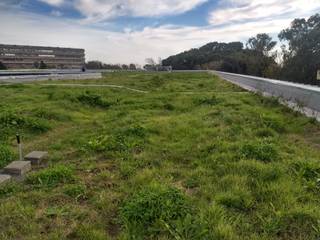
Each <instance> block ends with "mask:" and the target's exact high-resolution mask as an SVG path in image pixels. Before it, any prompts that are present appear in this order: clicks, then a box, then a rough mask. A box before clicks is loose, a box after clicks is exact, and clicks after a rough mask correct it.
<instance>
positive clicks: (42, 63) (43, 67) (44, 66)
mask: <svg viewBox="0 0 320 240" xmlns="http://www.w3.org/2000/svg"><path fill="white" fill-rule="evenodd" d="M47 68H48V67H47V64H45V63H44V62H43V61H41V62H40V65H39V69H47Z"/></svg>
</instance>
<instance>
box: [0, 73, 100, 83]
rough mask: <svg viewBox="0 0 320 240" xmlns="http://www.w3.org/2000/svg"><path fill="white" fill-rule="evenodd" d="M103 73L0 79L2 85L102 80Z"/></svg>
mask: <svg viewBox="0 0 320 240" xmlns="http://www.w3.org/2000/svg"><path fill="white" fill-rule="evenodd" d="M100 78H102V74H101V73H79V74H50V75H30V76H10V77H9V76H6V77H0V83H25V82H33V81H46V80H81V79H100Z"/></svg>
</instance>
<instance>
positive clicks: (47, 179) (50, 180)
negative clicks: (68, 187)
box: [27, 165, 75, 187]
mask: <svg viewBox="0 0 320 240" xmlns="http://www.w3.org/2000/svg"><path fill="white" fill-rule="evenodd" d="M74 180H75V177H74V175H73V171H72V169H71V168H69V167H66V166H63V165H57V166H54V167H51V168H48V169H45V170H41V171H39V172H36V173H33V174H31V175H29V176H28V177H27V183H29V184H32V185H40V186H47V187H49V186H50V187H51V186H56V185H57V184H59V183H70V182H73V181H74Z"/></svg>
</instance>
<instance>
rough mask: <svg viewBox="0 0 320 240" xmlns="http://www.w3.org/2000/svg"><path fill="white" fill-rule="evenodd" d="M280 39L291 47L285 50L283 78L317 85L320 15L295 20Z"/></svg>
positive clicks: (281, 34)
mask: <svg viewBox="0 0 320 240" xmlns="http://www.w3.org/2000/svg"><path fill="white" fill-rule="evenodd" d="M279 39H280V40H281V41H284V42H286V43H287V45H288V46H289V47H288V48H284V49H283V69H282V73H281V76H282V78H284V79H286V80H289V81H295V82H301V83H307V84H316V75H317V70H318V69H319V68H320V14H315V15H313V16H311V17H310V18H309V19H303V18H302V19H295V20H294V21H293V22H292V23H291V26H290V27H289V28H287V29H285V30H283V31H282V32H281V33H280V34H279Z"/></svg>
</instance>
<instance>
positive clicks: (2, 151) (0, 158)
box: [0, 144, 14, 168]
mask: <svg viewBox="0 0 320 240" xmlns="http://www.w3.org/2000/svg"><path fill="white" fill-rule="evenodd" d="M13 158H14V154H13V153H12V152H11V150H10V149H9V147H7V146H4V145H1V144H0V168H2V167H4V166H5V165H7V164H8V163H10V162H11V161H13Z"/></svg>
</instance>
